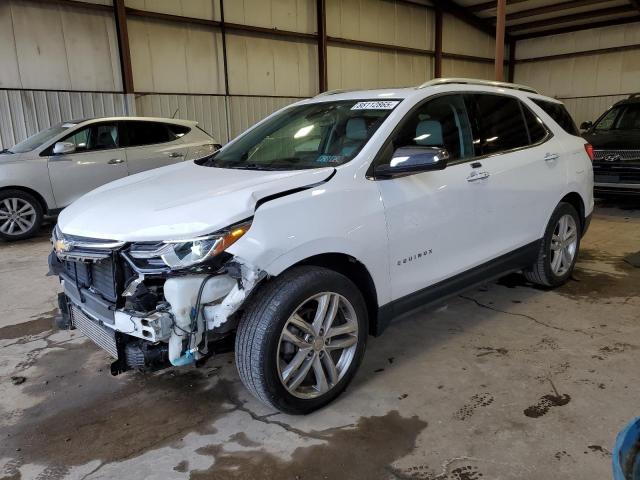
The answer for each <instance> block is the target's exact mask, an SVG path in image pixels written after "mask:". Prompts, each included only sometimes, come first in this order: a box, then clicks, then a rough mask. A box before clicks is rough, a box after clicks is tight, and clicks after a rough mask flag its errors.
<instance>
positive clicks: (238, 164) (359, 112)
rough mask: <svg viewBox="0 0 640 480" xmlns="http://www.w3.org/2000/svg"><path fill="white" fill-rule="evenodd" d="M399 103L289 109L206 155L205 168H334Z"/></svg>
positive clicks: (356, 102)
mask: <svg viewBox="0 0 640 480" xmlns="http://www.w3.org/2000/svg"><path fill="white" fill-rule="evenodd" d="M398 103H400V101H399V100H384V101H376V100H371V101H368V100H348V101H335V102H322V103H313V104H309V105H300V106H297V107H292V108H289V109H287V110H285V111H283V112H281V113H279V114H278V115H276V116H274V117H273V118H271V119H269V120H267V121H266V122H264V123H263V124H262V125H259V126H258V127H256V128H254V129H253V130H251V131H249V132H247V133H246V134H245V135H243V136H242V137H241V138H239V139H238V140H237V141H236V142H234V143H233V144H231V145H229V147H227V148H225V149H223V150H221V151H220V152H218V153H217V154H215V155H214V156H212V157H210V158H209V159H208V160H207V161H206V162H205V163H203V164H204V165H206V166H213V167H222V168H242V169H255V170H299V169H306V168H319V167H326V166H336V165H341V164H343V163H346V162H348V161H349V160H351V159H352V158H353V157H355V156H356V155H357V154H358V152H359V151H360V150H361V149H362V147H363V146H364V145H365V144H366V143H367V141H368V140H369V139H370V138H371V136H372V135H373V134H374V132H375V131H376V130H377V129H378V127H379V126H380V125H381V124H382V122H383V121H384V120H385V118H387V117H388V116H389V114H390V113H391V112H392V110H393V109H394V108H395V107H396V106H397V105H398Z"/></svg>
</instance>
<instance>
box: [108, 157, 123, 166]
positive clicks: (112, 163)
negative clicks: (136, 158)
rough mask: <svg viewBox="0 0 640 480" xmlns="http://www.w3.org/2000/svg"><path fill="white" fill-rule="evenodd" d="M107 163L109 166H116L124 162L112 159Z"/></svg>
mask: <svg viewBox="0 0 640 480" xmlns="http://www.w3.org/2000/svg"><path fill="white" fill-rule="evenodd" d="M108 163H109V165H118V164H120V163H124V160H123V159H121V158H112V159H111V160H109V162H108Z"/></svg>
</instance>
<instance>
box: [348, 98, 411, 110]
mask: <svg viewBox="0 0 640 480" xmlns="http://www.w3.org/2000/svg"><path fill="white" fill-rule="evenodd" d="M398 103H400V102H399V101H397V100H381V101H379V102H358V103H356V104H355V105H354V106H353V107H351V110H391V109H393V108H394V107H395V106H396V105H398Z"/></svg>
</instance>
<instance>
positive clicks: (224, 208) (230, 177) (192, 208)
mask: <svg viewBox="0 0 640 480" xmlns="http://www.w3.org/2000/svg"><path fill="white" fill-rule="evenodd" d="M332 172H333V168H330V167H329V168H320V169H313V170H296V171H286V172H282V171H273V172H272V171H257V170H237V169H224V168H212V167H203V166H200V165H196V164H195V163H193V162H183V163H178V164H175V165H170V166H168V167H164V168H158V169H155V170H150V171H147V172H143V173H139V174H137V175H133V176H130V177H127V178H123V179H121V180H117V181H115V182H111V183H108V184H106V185H103V186H102V187H100V188H97V189H95V190H93V191H92V192H89V193H88V194H86V195H84V196H83V197H81V198H80V199H78V200H77V201H75V202H74V203H72V204H71V205H70V206H69V207H67V208H66V209H64V210H63V211H62V213H61V214H60V217H59V218H58V226H59V227H60V230H61V231H62V232H63V233H65V234H68V235H78V236H82V237H89V238H101V239H109V240H124V241H159V240H180V239H184V238H192V237H195V236H199V235H206V234H209V233H213V232H215V231H216V230H219V229H221V228H225V227H227V226H229V225H231V224H233V223H235V222H238V221H240V220H244V219H245V218H248V217H251V216H252V215H253V213H254V210H255V205H256V202H257V201H258V200H260V199H261V198H264V197H267V196H269V195H273V194H277V193H281V192H284V191H287V190H291V189H296V188H300V187H306V186H308V185H312V184H314V183H317V182H321V181H323V180H325V179H326V178H328V177H329V175H331V173H332Z"/></svg>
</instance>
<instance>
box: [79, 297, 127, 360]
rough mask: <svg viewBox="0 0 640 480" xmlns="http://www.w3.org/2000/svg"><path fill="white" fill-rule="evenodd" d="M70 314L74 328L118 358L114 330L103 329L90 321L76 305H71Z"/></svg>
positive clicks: (93, 321)
mask: <svg viewBox="0 0 640 480" xmlns="http://www.w3.org/2000/svg"><path fill="white" fill-rule="evenodd" d="M70 313H71V323H72V324H73V326H74V327H76V328H77V329H78V330H80V331H81V332H82V333H83V334H84V335H85V336H87V337H89V338H90V339H91V340H93V342H94V343H95V344H96V345H98V346H99V347H100V348H102V349H103V350H105V351H106V352H107V353H108V354H109V355H111V356H112V357H113V358H118V347H117V346H116V334H115V332H114V331H113V330H111V329H109V328H107V327H103V326H102V325H100V324H99V323H98V322H96V321H95V320H92V319H90V318H89V317H87V316H86V315H85V314H84V312H83V311H82V310H80V309H79V308H78V307H76V306H75V305H71V309H70Z"/></svg>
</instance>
